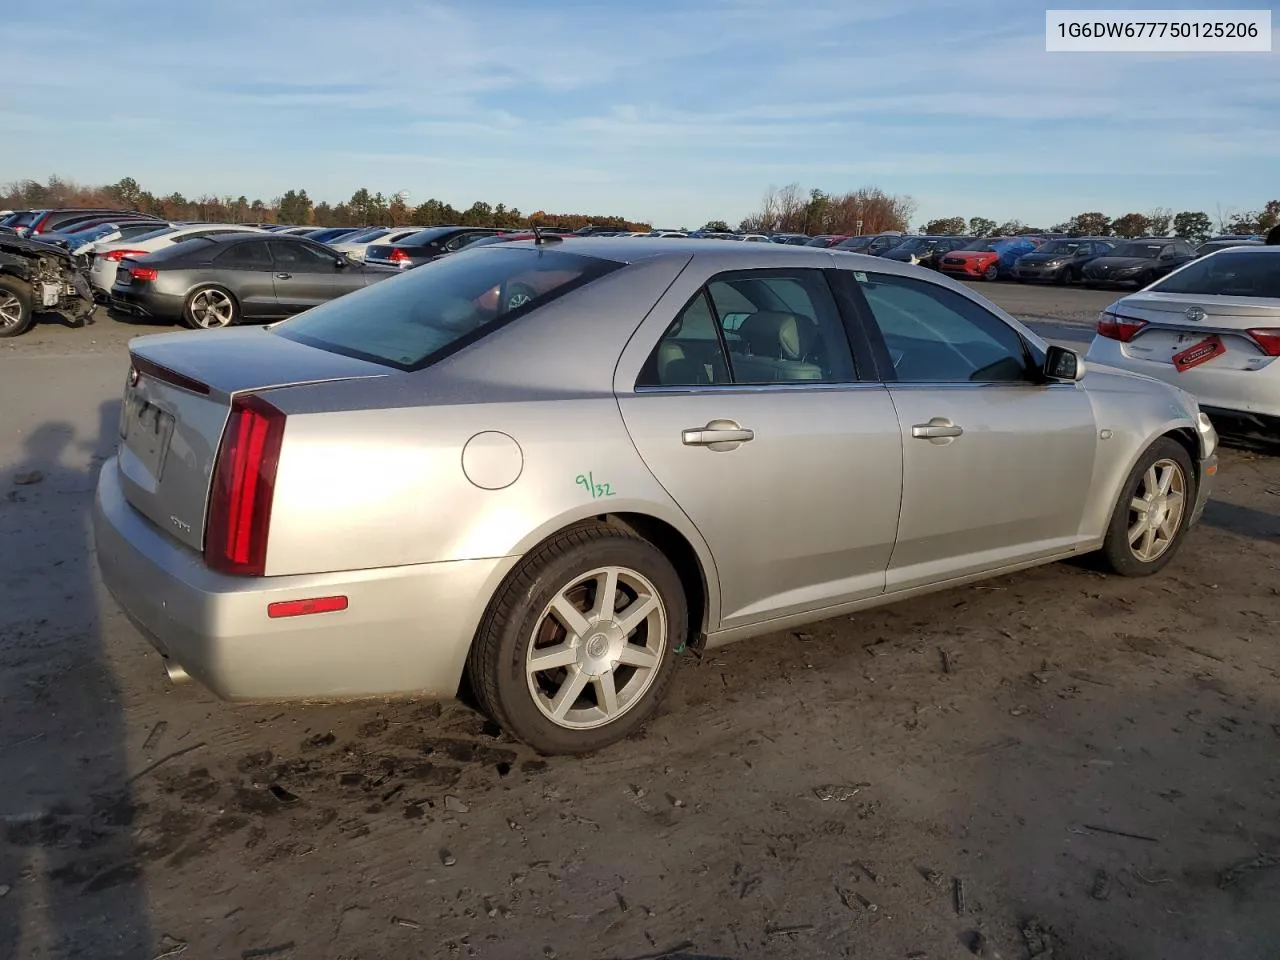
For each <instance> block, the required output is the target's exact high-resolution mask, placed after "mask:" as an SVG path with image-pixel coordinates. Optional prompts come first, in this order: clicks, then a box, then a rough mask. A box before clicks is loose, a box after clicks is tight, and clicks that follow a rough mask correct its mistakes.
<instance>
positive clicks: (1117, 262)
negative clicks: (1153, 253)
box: [1089, 257, 1159, 270]
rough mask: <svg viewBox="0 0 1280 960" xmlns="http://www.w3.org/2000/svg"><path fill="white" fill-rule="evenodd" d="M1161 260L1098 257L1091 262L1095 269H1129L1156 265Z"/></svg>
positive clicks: (1090, 264)
mask: <svg viewBox="0 0 1280 960" xmlns="http://www.w3.org/2000/svg"><path fill="white" fill-rule="evenodd" d="M1158 262H1159V261H1157V260H1151V259H1148V258H1147V257H1098V258H1097V259H1095V260H1091V261H1090V262H1089V266H1090V267H1091V268H1092V269H1094V270H1128V269H1131V268H1135V267H1144V266H1155V265H1156V264H1157V263H1158Z"/></svg>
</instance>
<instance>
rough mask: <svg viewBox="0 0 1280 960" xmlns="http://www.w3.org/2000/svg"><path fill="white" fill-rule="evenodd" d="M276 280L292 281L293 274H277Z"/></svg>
mask: <svg viewBox="0 0 1280 960" xmlns="http://www.w3.org/2000/svg"><path fill="white" fill-rule="evenodd" d="M276 279H277V280H292V279H293V274H292V273H277V274H276Z"/></svg>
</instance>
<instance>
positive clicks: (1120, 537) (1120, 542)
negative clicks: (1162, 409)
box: [1103, 437, 1196, 577]
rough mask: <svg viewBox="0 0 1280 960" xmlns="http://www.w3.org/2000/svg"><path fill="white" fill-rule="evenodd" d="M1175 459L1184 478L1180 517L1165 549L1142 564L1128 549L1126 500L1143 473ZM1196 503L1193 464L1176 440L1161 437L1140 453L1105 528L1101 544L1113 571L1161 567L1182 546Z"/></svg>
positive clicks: (1134, 573) (1136, 573)
mask: <svg viewBox="0 0 1280 960" xmlns="http://www.w3.org/2000/svg"><path fill="white" fill-rule="evenodd" d="M1166 459H1168V460H1174V461H1176V462H1177V464H1178V465H1179V466H1180V467H1181V468H1182V470H1183V473H1184V475H1185V477H1186V494H1185V497H1186V502H1185V504H1184V507H1183V511H1182V519H1181V520H1179V521H1178V531H1177V533H1176V534H1175V536H1174V538H1173V543H1171V544H1169V547H1168V549H1167V550H1165V552H1164V553H1162V554H1161V555H1160V556H1159V557H1157V558H1156V559H1155V560H1152V561H1151V562H1149V563H1144V562H1143V561H1141V560H1139V559H1138V558H1137V557H1135V556H1134V555H1133V552H1132V551H1131V550H1130V549H1129V501H1131V500H1132V499H1133V497H1134V495H1135V494H1136V493H1137V491H1138V486H1139V484H1140V483H1141V482H1142V475H1143V474H1144V473H1146V472H1147V469H1148V468H1149V467H1150V466H1151V465H1152V464H1153V463H1155V462H1156V461H1157V460H1166ZM1195 502H1196V471H1195V465H1194V464H1193V463H1192V462H1191V457H1190V455H1189V454H1188V453H1187V451H1186V448H1185V447H1183V446H1182V444H1180V443H1178V442H1177V441H1176V440H1172V439H1170V438H1169V437H1161V438H1160V439H1158V440H1156V441H1155V442H1154V443H1153V444H1151V446H1149V447H1147V449H1146V450H1145V451H1144V452H1143V454H1142V456H1141V457H1139V458H1138V462H1137V463H1136V464H1135V465H1134V467H1133V470H1132V471H1130V473H1129V476H1128V478H1127V479H1126V480H1125V483H1124V486H1123V487H1121V488H1120V496H1119V497H1118V498H1117V499H1116V504H1115V508H1114V509H1113V510H1112V513H1111V523H1110V525H1109V526H1108V528H1107V537H1106V541H1105V544H1104V546H1103V552H1104V554H1105V557H1106V560H1107V562H1108V564H1109V566H1110V567H1111V569H1112V570H1114V571H1115V572H1116V573H1119V574H1122V575H1124V576H1127V577H1142V576H1149V575H1151V574H1153V573H1157V572H1159V571H1160V570H1162V569H1163V568H1164V567H1165V565H1166V564H1168V563H1169V561H1171V560H1172V559H1173V558H1174V556H1175V555H1176V554H1177V552H1178V551H1179V550H1180V549H1181V547H1182V541H1183V540H1184V539H1186V532H1187V527H1188V525H1189V524H1190V523H1191V514H1192V513H1193V512H1194V509H1195Z"/></svg>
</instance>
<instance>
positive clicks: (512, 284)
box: [273, 244, 622, 370]
mask: <svg viewBox="0 0 1280 960" xmlns="http://www.w3.org/2000/svg"><path fill="white" fill-rule="evenodd" d="M620 266H622V264H620V263H616V262H614V261H612V260H601V259H598V258H595V257H584V256H580V255H578V254H572V253H564V252H562V251H559V250H547V249H544V248H542V247H533V248H530V247H519V248H516V247H510V246H504V245H502V244H496V245H494V246H492V247H487V248H484V249H480V250H469V251H466V252H463V253H459V254H456V255H455V256H451V257H445V258H443V259H440V260H436V261H433V262H432V263H428V264H425V265H424V266H421V267H418V268H417V269H416V270H412V271H409V272H408V273H405V274H404V275H402V276H399V277H394V278H392V279H390V280H383V281H381V282H380V283H376V284H374V285H373V286H371V287H365V288H364V289H363V290H359V291H356V292H355V293H350V294H347V295H346V296H343V297H339V298H337V299H335V300H330V301H329V302H327V303H323V304H321V305H320V306H318V307H314V308H312V309H311V310H308V311H306V312H305V313H301V314H299V315H298V316H297V317H294V318H293V319H291V320H288V321H286V322H284V323H282V324H280V325H279V326H277V327H275V328H273V332H274V333H276V334H277V335H279V336H282V337H287V338H288V339H290V340H296V341H297V342H299V343H305V344H307V345H309V346H313V347H318V348H319V349H321V350H328V351H330V352H332V353H341V354H344V355H346V356H350V357H358V358H360V359H363V360H372V361H373V362H374V363H382V364H386V365H387V366H391V367H396V368H398V369H400V370H417V369H420V368H422V367H424V366H426V365H427V364H428V363H430V362H431V361H432V360H434V359H436V358H437V357H439V356H441V355H442V354H444V353H446V352H450V351H451V349H456V348H457V347H459V346H463V345H465V344H466V343H470V342H471V341H472V340H475V339H478V337H479V336H480V333H479V331H481V330H482V329H483V328H485V327H491V326H497V325H498V324H495V321H503V322H505V321H507V320H510V319H514V318H515V317H517V316H520V315H523V314H525V313H528V312H530V311H531V310H535V309H537V308H538V307H540V306H543V305H545V304H547V303H549V302H550V301H552V300H554V299H556V298H557V297H560V296H562V295H564V294H565V293H568V292H569V291H570V290H572V289H574V288H575V287H579V286H581V285H583V284H584V283H589V282H590V281H592V280H595V279H596V278H598V277H601V276H604V275H605V274H606V273H609V272H611V271H613V270H616V269H617V268H618V267H620Z"/></svg>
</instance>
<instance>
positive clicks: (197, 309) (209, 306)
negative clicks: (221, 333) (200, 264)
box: [191, 290, 235, 329]
mask: <svg viewBox="0 0 1280 960" xmlns="http://www.w3.org/2000/svg"><path fill="white" fill-rule="evenodd" d="M234 316H235V304H234V303H232V301H231V298H230V297H229V296H227V295H226V294H225V293H223V292H222V291H221V290H201V291H200V292H199V293H197V294H196V295H195V296H194V297H192V298H191V319H192V320H194V321H195V324H196V326H198V327H204V328H205V329H210V328H213V327H225V326H226V325H227V324H229V323H230V322H231V319H232V317H234Z"/></svg>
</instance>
